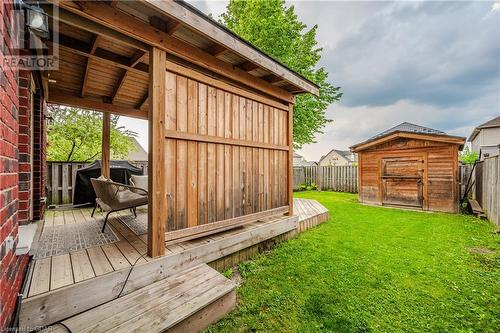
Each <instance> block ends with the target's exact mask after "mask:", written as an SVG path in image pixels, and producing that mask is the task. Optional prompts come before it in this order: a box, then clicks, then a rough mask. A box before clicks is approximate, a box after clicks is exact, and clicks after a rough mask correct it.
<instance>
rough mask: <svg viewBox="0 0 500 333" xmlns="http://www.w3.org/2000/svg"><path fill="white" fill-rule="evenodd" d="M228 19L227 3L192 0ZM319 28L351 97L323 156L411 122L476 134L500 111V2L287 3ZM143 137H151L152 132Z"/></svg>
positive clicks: (337, 81) (314, 148)
mask: <svg viewBox="0 0 500 333" xmlns="http://www.w3.org/2000/svg"><path fill="white" fill-rule="evenodd" d="M190 3H192V4H193V5H195V6H196V7H198V8H199V9H200V10H202V11H203V12H205V13H207V14H208V13H211V14H212V15H214V17H216V18H217V17H218V16H219V15H220V13H222V12H223V11H224V10H225V6H226V4H227V3H226V2H224V1H190ZM287 4H288V5H293V6H295V11H296V13H297V15H298V17H299V19H300V20H302V21H303V22H304V23H306V24H307V25H308V27H312V26H313V25H314V24H318V25H319V29H318V41H319V44H320V46H322V47H323V57H322V60H321V66H324V67H325V68H326V69H327V70H328V72H329V73H330V76H329V78H330V81H331V82H332V83H333V84H334V85H336V86H341V88H342V92H343V93H344V96H343V98H342V101H341V102H340V103H337V104H333V105H331V106H330V107H329V108H328V111H327V115H328V117H329V118H330V119H333V123H331V124H330V125H328V127H327V128H326V129H325V133H324V134H321V135H319V136H318V137H317V143H315V144H311V145H307V146H304V147H303V149H302V150H301V151H299V153H301V154H302V155H303V156H305V157H306V158H307V159H310V160H317V159H319V157H321V155H322V154H324V153H326V152H328V151H329V150H330V149H332V148H336V149H347V148H348V147H349V146H350V145H353V144H355V143H357V142H360V141H363V140H365V139H367V138H368V137H370V136H372V135H374V134H376V133H378V132H381V131H383V130H384V129H387V128H389V127H392V126H394V125H397V124H398V123H401V122H403V121H408V122H412V123H416V124H419V125H423V126H428V127H432V128H436V129H440V130H443V131H446V132H448V133H450V134H454V135H462V136H468V135H469V134H470V132H471V130H472V128H473V127H474V126H476V125H478V124H480V123H482V122H485V121H487V120H489V119H491V118H493V117H495V116H498V115H500V2H488V1H474V2H464V1H461V2H435V1H433V2H430V1H428V2H406V1H398V2H373V1H368V2H337V1H287ZM140 141H141V142H143V143H145V144H147V135H146V136H144V138H143V136H142V135H141V138H140Z"/></svg>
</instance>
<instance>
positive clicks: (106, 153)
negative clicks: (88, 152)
mask: <svg viewBox="0 0 500 333" xmlns="http://www.w3.org/2000/svg"><path fill="white" fill-rule="evenodd" d="M110 126H111V115H110V114H109V112H104V113H103V114H102V154H101V175H103V176H104V177H106V178H109V177H110V170H109V167H110V166H109V159H110V149H109V145H110V138H111V135H110Z"/></svg>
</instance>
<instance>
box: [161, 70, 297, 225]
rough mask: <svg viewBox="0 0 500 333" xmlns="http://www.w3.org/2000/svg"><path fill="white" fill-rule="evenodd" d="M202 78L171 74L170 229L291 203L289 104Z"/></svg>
mask: <svg viewBox="0 0 500 333" xmlns="http://www.w3.org/2000/svg"><path fill="white" fill-rule="evenodd" d="M167 69H168V65H167ZM188 73H189V72H188ZM199 78H200V75H197V76H196V79H193V78H192V77H186V76H184V75H180V74H177V73H175V72H172V71H169V70H167V78H166V90H167V93H166V100H167V106H166V114H165V129H166V130H167V131H166V133H167V134H166V138H165V155H166V161H165V170H166V173H167V174H166V187H167V207H168V214H167V219H166V230H167V232H168V231H174V230H180V229H184V228H189V227H195V226H199V225H202V224H207V223H214V222H219V221H223V220H227V219H231V218H234V217H239V216H242V215H247V214H252V213H257V212H262V211H266V210H269V209H273V208H278V207H283V206H287V205H288V204H289V194H288V186H287V182H288V180H287V178H288V172H287V167H288V165H289V164H288V152H289V150H288V146H289V142H288V130H289V128H288V126H289V125H288V111H287V108H288V106H286V105H283V109H280V108H278V107H276V106H273V105H270V104H275V103H270V104H266V103H264V102H263V101H262V99H259V100H257V99H252V98H250V97H249V96H248V94H242V95H240V94H238V90H237V89H235V90H234V91H231V90H225V89H221V88H220V87H216V86H212V85H210V84H209V83H210V81H209V80H206V81H205V80H203V81H200V80H199ZM206 82H209V83H206ZM243 95H244V96H243ZM272 145H274V146H272Z"/></svg>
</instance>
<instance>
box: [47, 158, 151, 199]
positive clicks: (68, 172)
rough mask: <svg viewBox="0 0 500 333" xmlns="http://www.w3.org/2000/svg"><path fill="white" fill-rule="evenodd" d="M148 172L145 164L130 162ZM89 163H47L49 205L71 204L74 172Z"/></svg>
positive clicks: (145, 172)
mask: <svg viewBox="0 0 500 333" xmlns="http://www.w3.org/2000/svg"><path fill="white" fill-rule="evenodd" d="M130 163H131V164H133V165H135V166H136V167H138V168H142V169H143V170H144V174H147V172H148V163H147V162H130ZM90 164H91V163H85V162H47V201H48V204H49V205H63V204H71V203H72V202H73V186H74V184H75V179H76V171H77V170H78V169H81V168H83V167H86V166H88V165H90Z"/></svg>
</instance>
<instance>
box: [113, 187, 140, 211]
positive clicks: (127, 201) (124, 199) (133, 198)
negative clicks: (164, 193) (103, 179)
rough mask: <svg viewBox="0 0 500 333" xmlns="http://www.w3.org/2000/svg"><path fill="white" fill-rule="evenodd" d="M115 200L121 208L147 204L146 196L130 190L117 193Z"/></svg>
mask: <svg viewBox="0 0 500 333" xmlns="http://www.w3.org/2000/svg"><path fill="white" fill-rule="evenodd" d="M116 199H117V201H118V204H119V205H120V206H122V207H136V206H142V205H147V204H148V197H147V196H145V195H140V194H137V193H134V192H132V191H130V190H123V191H118V194H117V195H116Z"/></svg>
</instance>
